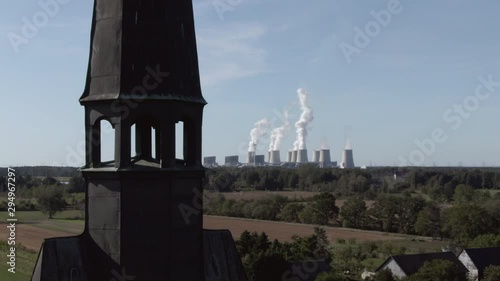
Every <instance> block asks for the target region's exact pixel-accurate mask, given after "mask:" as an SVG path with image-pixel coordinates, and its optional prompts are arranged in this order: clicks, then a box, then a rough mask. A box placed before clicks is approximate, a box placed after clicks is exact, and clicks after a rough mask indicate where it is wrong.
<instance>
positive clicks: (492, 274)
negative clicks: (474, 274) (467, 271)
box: [481, 265, 500, 281]
mask: <svg viewBox="0 0 500 281" xmlns="http://www.w3.org/2000/svg"><path fill="white" fill-rule="evenodd" d="M481 280H484V281H500V265H490V266H488V267H487V268H486V269H485V270H484V275H483V279H481Z"/></svg>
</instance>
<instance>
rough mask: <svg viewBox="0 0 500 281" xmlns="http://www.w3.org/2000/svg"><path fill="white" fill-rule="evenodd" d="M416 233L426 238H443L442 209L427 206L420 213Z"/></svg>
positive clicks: (416, 223) (430, 205)
mask: <svg viewBox="0 0 500 281" xmlns="http://www.w3.org/2000/svg"><path fill="white" fill-rule="evenodd" d="M415 231H416V232H417V233H418V234H420V235H424V236H432V237H441V236H442V235H441V209H440V208H439V206H437V205H436V204H429V205H427V206H425V207H424V208H423V209H422V211H420V212H419V213H418V216H417V221H416V222H415Z"/></svg>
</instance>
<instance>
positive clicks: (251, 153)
mask: <svg viewBox="0 0 500 281" xmlns="http://www.w3.org/2000/svg"><path fill="white" fill-rule="evenodd" d="M247 163H248V164H254V163H255V151H249V152H248V156H247Z"/></svg>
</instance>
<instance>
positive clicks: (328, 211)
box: [313, 192, 339, 225]
mask: <svg viewBox="0 0 500 281" xmlns="http://www.w3.org/2000/svg"><path fill="white" fill-rule="evenodd" d="M313 200H314V203H313V208H314V210H315V212H316V213H317V215H318V218H319V221H320V223H321V224H323V225H327V224H328V222H329V221H330V220H332V219H335V218H336V217H337V215H338V214H339V208H338V207H337V206H336V205H335V196H334V195H333V194H332V193H328V192H323V193H320V194H318V195H315V196H313Z"/></svg>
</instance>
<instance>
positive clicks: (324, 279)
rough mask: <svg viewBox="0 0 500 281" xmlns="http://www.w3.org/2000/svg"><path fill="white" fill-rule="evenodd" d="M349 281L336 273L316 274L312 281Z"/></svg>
mask: <svg viewBox="0 0 500 281" xmlns="http://www.w3.org/2000/svg"><path fill="white" fill-rule="evenodd" d="M349 280H350V279H349V278H348V277H347V276H345V275H342V274H339V273H337V272H322V273H320V274H318V276H317V277H316V279H314V281H349Z"/></svg>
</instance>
